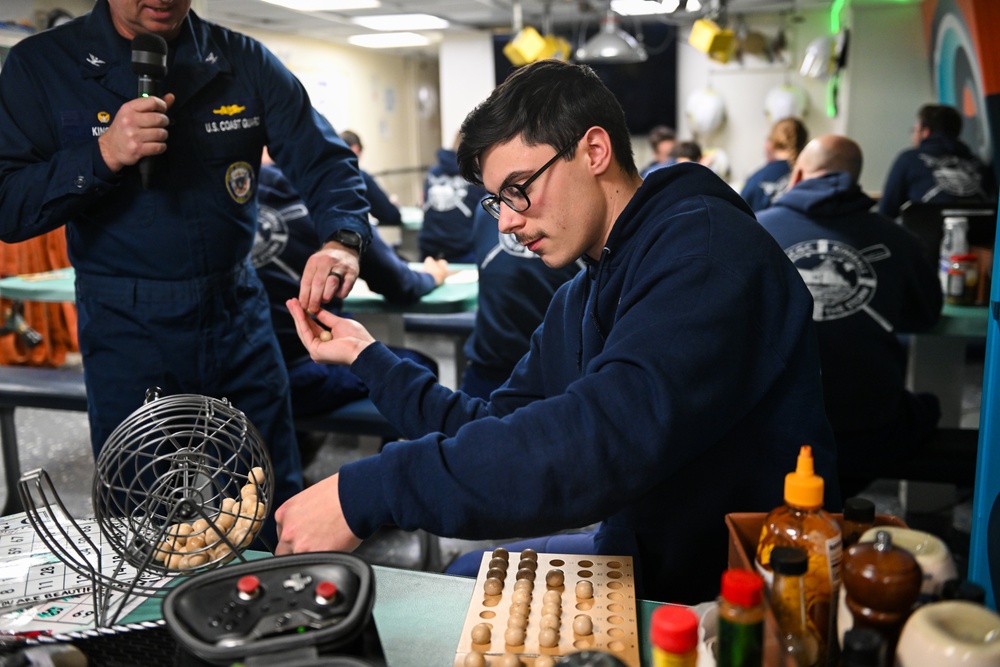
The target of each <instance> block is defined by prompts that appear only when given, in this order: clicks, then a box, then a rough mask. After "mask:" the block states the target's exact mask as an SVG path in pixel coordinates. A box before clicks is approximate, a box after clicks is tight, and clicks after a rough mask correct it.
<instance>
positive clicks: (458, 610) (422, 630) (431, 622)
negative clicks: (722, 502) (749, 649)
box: [123, 565, 661, 667]
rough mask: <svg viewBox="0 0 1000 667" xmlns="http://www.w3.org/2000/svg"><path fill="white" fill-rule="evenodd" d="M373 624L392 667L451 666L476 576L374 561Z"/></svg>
mask: <svg viewBox="0 0 1000 667" xmlns="http://www.w3.org/2000/svg"><path fill="white" fill-rule="evenodd" d="M372 569H373V570H374V571H375V608H374V611H373V615H374V617H375V627H376V629H377V630H378V633H379V639H380V640H381V642H382V650H383V651H384V652H385V657H386V662H387V664H389V665H391V666H392V667H427V666H428V665H450V664H452V662H453V661H454V659H455V652H456V651H457V649H458V644H459V639H460V635H461V633H462V627H463V625H464V624H465V616H466V612H467V611H468V608H469V602H470V601H471V599H472V594H473V592H474V589H475V583H476V580H475V579H473V578H471V577H456V576H451V575H447V574H437V573H431V572H420V571H416V570H402V569H398V568H392V567H384V566H380V565H375V566H373V568H372ZM660 604H661V603H659V602H651V601H648V600H640V601H639V618H638V619H637V621H638V626H639V627H638V632H639V637H640V638H642V647H641V651H642V655H641V659H642V664H643V665H651V664H652V662H651V659H650V654H649V643H648V639H647V638H648V636H649V619H650V617H651V615H652V613H653V610H654V609H656V608H657V607H659V606H660ZM160 608H161V600H159V599H152V600H149V601H147V602H145V603H143V605H142V606H140V607H139V608H138V609H137V610H136V611H134V612H132V613H131V614H129V615H128V616H127V617H126V618H125V619H123V622H126V623H139V622H142V621H150V620H158V619H159V618H161V617H162V615H161V613H160Z"/></svg>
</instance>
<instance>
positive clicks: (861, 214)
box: [757, 135, 941, 498]
mask: <svg viewBox="0 0 1000 667" xmlns="http://www.w3.org/2000/svg"><path fill="white" fill-rule="evenodd" d="M861 166H862V155H861V148H860V147H859V146H858V145H857V144H856V143H855V142H853V141H851V140H850V139H848V138H847V137H841V136H834V135H827V136H822V137H819V138H817V139H814V140H812V141H810V142H809V143H808V144H807V145H806V147H805V149H803V151H802V153H801V155H799V158H798V160H797V161H796V163H795V168H794V169H793V170H792V175H791V181H790V182H791V188H790V189H789V190H788V192H786V193H785V194H784V195H783V196H782V197H781V198H780V199H778V200H776V201H775V202H774V204H773V205H772V206H771V208H769V209H767V210H766V211H761V212H760V213H758V215H757V218H758V220H759V221H760V224H761V225H762V226H763V227H764V229H766V230H767V231H768V232H770V233H771V235H772V236H774V238H775V239H776V240H777V241H778V243H779V244H780V245H781V247H782V248H784V249H785V253H786V254H787V255H788V256H789V258H791V260H792V262H793V263H794V264H795V266H796V267H797V268H798V269H799V273H800V274H802V277H803V279H804V280H805V282H806V286H808V287H809V290H810V291H811V292H812V295H813V300H814V302H815V307H814V309H813V319H814V320H815V321H816V329H817V331H818V333H819V349H820V358H821V362H822V365H823V396H824V399H825V401H826V413H827V416H828V417H829V419H830V424H831V425H832V426H833V431H834V436H835V438H836V440H837V461H838V468H839V473H840V485H841V492H842V493H843V494H844V497H845V498H847V497H850V496H853V495H857V494H858V493H859V492H861V491H863V490H864V489H865V487H867V486H868V485H869V484H870V483H871V482H872V481H874V480H875V479H876V478H878V477H884V476H887V475H886V474H883V473H885V472H886V470H887V469H888V467H889V466H890V465H891V464H892V463H893V462H894V461H898V460H900V458H901V457H905V456H906V455H907V453H908V452H912V451H916V449H917V448H919V446H920V443H921V442H922V441H926V439H927V437H928V436H929V435H930V434H931V433H933V431H934V429H935V427H936V425H937V421H938V418H939V417H940V415H941V412H940V408H939V405H938V400H937V398H936V397H935V396H932V395H930V394H913V393H911V392H909V391H907V390H906V387H905V380H906V359H907V356H906V350H905V349H904V348H903V345H902V344H901V343H900V341H899V339H898V337H897V334H899V333H905V332H919V331H924V330H926V329H928V328H930V327H932V326H933V325H934V324H935V323H936V322H937V320H938V317H939V315H940V312H941V283H940V282H939V281H938V276H937V267H936V266H934V264H932V263H930V262H929V261H928V260H927V259H926V257H925V255H924V253H923V251H922V246H921V245H920V241H919V240H918V239H917V237H916V236H915V235H913V234H912V233H910V232H909V231H907V230H906V229H904V228H902V227H900V226H899V225H897V224H896V223H895V222H894V221H893V220H890V219H889V218H886V217H885V216H883V215H880V214H878V213H875V212H873V211H872V207H873V206H874V204H875V202H874V201H873V200H872V199H871V198H870V197H869V196H868V195H866V194H865V193H864V192H862V190H861V188H860V186H859V185H858V178H859V177H860V175H861Z"/></svg>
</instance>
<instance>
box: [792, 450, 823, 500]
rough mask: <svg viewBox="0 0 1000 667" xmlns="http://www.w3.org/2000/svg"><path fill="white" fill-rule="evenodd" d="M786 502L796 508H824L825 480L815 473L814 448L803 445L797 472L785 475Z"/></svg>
mask: <svg viewBox="0 0 1000 667" xmlns="http://www.w3.org/2000/svg"><path fill="white" fill-rule="evenodd" d="M785 502H786V503H788V504H789V505H792V506H794V507H802V508H804V509H818V508H820V507H822V506H823V478H822V477H820V476H819V475H817V474H815V473H814V472H813V457H812V447H810V446H809V445H802V448H801V449H800V450H799V460H798V463H797V464H796V467H795V472H790V473H788V474H787V475H785Z"/></svg>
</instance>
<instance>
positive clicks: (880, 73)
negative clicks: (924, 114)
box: [844, 4, 935, 192]
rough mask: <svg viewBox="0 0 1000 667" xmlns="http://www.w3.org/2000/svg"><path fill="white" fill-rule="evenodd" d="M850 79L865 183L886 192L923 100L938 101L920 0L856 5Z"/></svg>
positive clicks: (852, 130)
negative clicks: (891, 172) (889, 174)
mask: <svg viewBox="0 0 1000 667" xmlns="http://www.w3.org/2000/svg"><path fill="white" fill-rule="evenodd" d="M847 18H848V21H849V24H850V28H851V50H850V60H849V61H848V64H847V69H846V76H845V80H844V90H845V92H846V98H847V104H846V105H845V109H846V112H845V117H846V118H847V130H846V134H847V135H848V136H850V137H851V138H852V139H854V140H855V141H857V142H858V144H860V145H861V149H862V150H863V151H864V156H865V164H864V169H863V170H862V173H861V185H862V187H863V188H865V190H867V191H869V192H881V190H882V186H883V185H884V183H885V177H886V174H888V172H889V168H890V167H891V166H892V162H893V160H894V159H895V157H896V155H897V154H898V153H899V152H900V151H901V150H903V149H905V148H909V147H910V133H911V130H912V129H913V123H914V121H915V120H916V115H917V109H918V108H919V107H920V106H921V105H922V104H927V103H929V102H934V101H935V95H934V90H933V80H932V76H931V65H930V60H929V55H928V53H927V45H926V44H925V40H924V32H923V21H922V18H921V11H920V5H919V4H911V5H891V4H889V5H886V4H883V5H861V4H857V5H856V6H854V7H852V9H851V11H850V13H849V15H848V17H847Z"/></svg>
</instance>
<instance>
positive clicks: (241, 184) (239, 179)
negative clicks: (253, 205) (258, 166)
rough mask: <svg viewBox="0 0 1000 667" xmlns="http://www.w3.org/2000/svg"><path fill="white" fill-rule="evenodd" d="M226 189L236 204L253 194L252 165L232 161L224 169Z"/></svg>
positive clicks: (244, 201)
mask: <svg viewBox="0 0 1000 667" xmlns="http://www.w3.org/2000/svg"><path fill="white" fill-rule="evenodd" d="M226 190H228V191H229V196H230V197H232V198H233V201H235V202H236V203H237V204H245V203H246V202H247V201H249V199H250V197H252V196H253V167H251V166H250V163H248V162H234V163H232V164H231V165H229V168H228V169H226Z"/></svg>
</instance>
